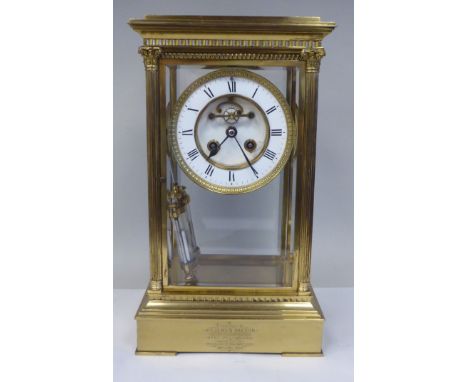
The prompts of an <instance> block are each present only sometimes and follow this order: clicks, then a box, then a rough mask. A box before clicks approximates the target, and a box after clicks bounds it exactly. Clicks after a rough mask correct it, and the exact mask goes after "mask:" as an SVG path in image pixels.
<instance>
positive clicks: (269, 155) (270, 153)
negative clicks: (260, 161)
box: [263, 149, 276, 160]
mask: <svg viewBox="0 0 468 382" xmlns="http://www.w3.org/2000/svg"><path fill="white" fill-rule="evenodd" d="M263 156H264V157H266V158H268V159H269V160H273V159H275V157H276V153H275V152H273V151H271V150H270V149H266V151H265V154H263Z"/></svg>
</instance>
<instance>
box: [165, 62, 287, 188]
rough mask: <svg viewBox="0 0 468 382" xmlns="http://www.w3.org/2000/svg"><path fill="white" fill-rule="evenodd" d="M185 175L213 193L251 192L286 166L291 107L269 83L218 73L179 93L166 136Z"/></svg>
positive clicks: (242, 74)
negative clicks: (167, 135)
mask: <svg viewBox="0 0 468 382" xmlns="http://www.w3.org/2000/svg"><path fill="white" fill-rule="evenodd" d="M170 139H171V144H172V151H173V153H174V154H175V157H176V159H177V160H178V162H179V165H180V166H181V168H182V169H183V170H184V172H185V173H186V174H187V175H188V176H189V177H190V178H191V179H192V180H194V181H195V182H196V183H198V184H199V185H201V186H203V187H205V188H208V189H210V190H211V191H215V192H222V193H232V194H234V193H242V192H248V191H253V190H255V189H257V188H259V187H262V186H263V185H265V184H267V183H268V182H270V181H271V180H272V179H273V178H274V177H275V176H277V175H278V173H279V171H280V170H281V169H282V167H283V166H284V164H285V163H286V162H287V160H288V158H289V156H290V154H291V150H292V146H293V143H294V140H295V127H294V124H293V123H292V118H291V114H290V111H289V106H288V105H287V103H286V101H285V100H284V97H283V96H282V95H281V93H280V92H279V90H278V89H277V88H276V87H274V85H272V84H271V83H270V82H269V81H267V80H266V79H264V78H263V77H260V76H258V75H256V74H254V73H251V72H248V71H244V70H220V71H217V72H212V73H210V74H209V75H207V76H205V77H202V78H200V79H199V80H197V81H195V82H194V83H193V84H192V85H190V86H189V87H188V88H187V90H186V91H185V92H184V94H182V96H181V97H180V99H179V102H178V104H177V106H176V113H175V115H174V119H173V124H172V127H171V131H170Z"/></svg>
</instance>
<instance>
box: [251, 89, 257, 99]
mask: <svg viewBox="0 0 468 382" xmlns="http://www.w3.org/2000/svg"><path fill="white" fill-rule="evenodd" d="M257 90H258V88H257V89H255V91H254V94H252V98H255V94H257Z"/></svg>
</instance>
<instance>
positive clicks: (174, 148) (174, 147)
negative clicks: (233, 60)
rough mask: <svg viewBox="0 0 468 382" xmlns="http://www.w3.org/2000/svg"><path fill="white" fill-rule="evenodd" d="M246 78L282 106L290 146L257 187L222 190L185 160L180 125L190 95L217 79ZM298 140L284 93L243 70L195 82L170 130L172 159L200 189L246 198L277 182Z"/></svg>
mask: <svg viewBox="0 0 468 382" xmlns="http://www.w3.org/2000/svg"><path fill="white" fill-rule="evenodd" d="M229 76H233V77H243V78H247V79H250V80H252V81H255V82H257V83H258V84H260V85H262V86H264V87H265V88H266V89H268V90H269V91H270V92H271V93H272V94H273V96H274V97H275V98H276V99H277V100H278V103H279V104H280V106H281V108H282V109H283V111H284V115H285V117H286V125H287V130H288V137H287V140H286V146H285V149H284V152H283V154H282V156H281V158H280V159H279V161H278V163H277V164H276V166H275V167H274V169H273V170H272V171H271V172H270V173H269V174H268V175H266V176H265V177H263V178H261V179H259V180H257V181H256V182H254V183H251V184H249V185H247V186H239V187H223V186H218V185H216V184H213V183H210V182H208V181H207V180H206V179H203V178H202V177H200V176H199V175H198V174H196V173H195V172H194V171H193V170H192V169H191V168H190V167H189V166H188V165H187V163H186V162H185V160H184V158H183V154H182V153H181V151H180V148H179V145H178V142H177V121H178V119H179V114H180V112H181V110H182V108H183V106H184V104H185V102H186V101H187V99H188V98H189V97H190V95H191V94H192V93H193V92H194V91H195V90H197V89H198V88H199V87H200V86H202V85H203V84H205V83H207V82H209V81H211V80H214V79H216V78H220V77H229ZM296 139H297V129H296V125H295V123H294V120H293V117H292V114H291V109H290V107H289V105H288V102H287V101H286V99H285V98H284V96H283V94H282V93H281V91H280V90H279V89H278V88H277V87H276V86H275V85H274V84H273V83H271V82H270V81H269V80H267V79H266V78H265V77H262V76H260V75H258V74H256V73H253V72H251V71H248V70H245V69H241V68H235V69H220V70H216V71H213V72H210V73H208V74H206V75H204V76H202V77H200V78H198V79H197V80H195V81H194V82H192V83H191V84H190V85H189V86H188V87H187V88H186V89H185V90H184V92H183V93H182V94H181V96H180V97H179V99H178V100H177V103H176V105H175V108H174V112H173V115H172V118H171V120H170V123H169V126H168V144H169V147H170V148H171V152H172V155H173V156H174V158H175V159H176V161H177V163H178V164H179V166H180V168H181V169H182V171H183V172H184V173H185V175H187V177H188V178H189V179H190V180H191V181H193V182H194V183H196V184H197V185H199V186H200V187H203V188H206V189H208V190H210V191H213V192H217V193H220V194H244V193H248V192H252V191H255V190H258V189H259V188H261V187H264V186H266V185H267V184H268V183H270V182H271V181H272V180H273V179H275V178H276V177H277V176H278V175H279V173H280V172H281V170H282V169H283V168H284V166H285V165H286V163H287V162H288V160H289V158H290V156H291V154H292V152H293V148H294V146H295V145H296Z"/></svg>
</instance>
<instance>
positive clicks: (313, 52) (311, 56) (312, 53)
mask: <svg viewBox="0 0 468 382" xmlns="http://www.w3.org/2000/svg"><path fill="white" fill-rule="evenodd" d="M324 56H325V49H324V48H323V47H322V46H316V47H313V48H306V49H303V50H302V52H301V59H302V60H303V61H305V63H306V72H307V73H318V72H319V70H320V61H321V60H322V57H324Z"/></svg>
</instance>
